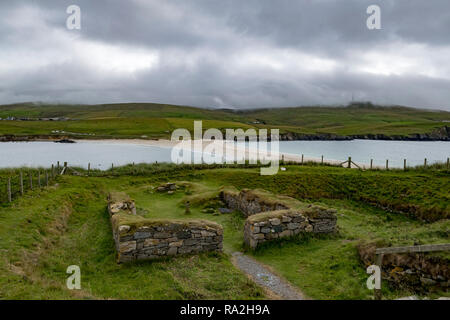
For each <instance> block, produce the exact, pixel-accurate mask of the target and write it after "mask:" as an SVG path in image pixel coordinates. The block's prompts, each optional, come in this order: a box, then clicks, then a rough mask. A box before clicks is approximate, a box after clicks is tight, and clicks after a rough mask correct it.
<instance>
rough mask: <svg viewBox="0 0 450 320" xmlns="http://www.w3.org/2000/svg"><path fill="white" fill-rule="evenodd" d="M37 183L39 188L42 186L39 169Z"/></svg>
mask: <svg viewBox="0 0 450 320" xmlns="http://www.w3.org/2000/svg"><path fill="white" fill-rule="evenodd" d="M38 185H39V189H40V188H41V187H42V185H41V171H40V170H38Z"/></svg>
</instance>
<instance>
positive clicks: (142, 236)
mask: <svg viewBox="0 0 450 320" xmlns="http://www.w3.org/2000/svg"><path fill="white" fill-rule="evenodd" d="M108 212H109V214H110V218H111V224H112V231H113V236H114V241H115V244H116V249H117V261H118V262H128V261H134V260H147V259H156V258H160V257H164V256H174V255H179V254H187V253H198V252H205V251H221V250H222V240H223V229H222V227H221V226H220V225H219V224H217V223H215V222H211V221H206V220H172V219H170V220H162V219H161V220H160V219H146V218H144V217H141V216H138V215H136V208H135V204H134V201H132V200H131V199H130V198H129V197H128V196H127V195H126V194H124V193H112V194H110V195H109V199H108Z"/></svg>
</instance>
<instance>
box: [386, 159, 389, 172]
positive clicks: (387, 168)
mask: <svg viewBox="0 0 450 320" xmlns="http://www.w3.org/2000/svg"><path fill="white" fill-rule="evenodd" d="M386 170H389V159H386Z"/></svg>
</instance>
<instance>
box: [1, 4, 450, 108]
mask: <svg viewBox="0 0 450 320" xmlns="http://www.w3.org/2000/svg"><path fill="white" fill-rule="evenodd" d="M71 4H76V5H78V6H79V7H80V8H81V30H68V29H67V28H66V19H67V17H68V16H69V15H68V14H67V13H66V9H67V7H68V6H69V5H71ZM371 4H377V5H379V6H380V8H381V27H382V29H381V30H369V29H368V28H367V26H366V20H367V18H368V17H369V15H368V14H367V13H366V9H367V7H368V6H369V5H371ZM352 95H353V97H354V99H355V100H358V101H372V102H375V103H380V104H401V105H408V106H415V107H422V108H434V109H444V110H450V1H449V0H428V1H425V0H384V1H383V0H378V1H377V0H369V1H366V0H128V1H123V0H95V1H94V0H85V1H81V0H70V1H65V0H52V1H50V0H49V1H46V0H35V1H32V0H28V1H25V0H24V1H22V0H14V1H1V2H0V104H5V103H15V102H24V101H43V102H67V103H74V102H75V103H110V102H163V103H173V104H183V105H194V106H202V107H235V108H244V107H245V108H249V107H251V108H253V107H280V106H300V105H325V104H327V105H328V104H330V105H337V104H342V103H348V102H349V101H351V99H352Z"/></svg>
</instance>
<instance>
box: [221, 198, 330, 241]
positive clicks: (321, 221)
mask: <svg viewBox="0 0 450 320" xmlns="http://www.w3.org/2000/svg"><path fill="white" fill-rule="evenodd" d="M221 197H222V200H223V201H224V202H225V203H226V204H227V205H228V206H229V207H230V208H232V209H235V210H240V211H241V212H243V213H244V215H246V216H247V220H246V222H245V227H244V242H245V244H246V245H247V246H249V247H250V248H256V247H257V246H258V245H260V244H262V243H263V242H266V241H269V240H273V239H279V238H285V237H291V236H294V235H297V234H299V233H302V232H310V233H333V232H335V231H336V222H337V218H336V210H334V209H329V208H324V207H320V206H312V205H309V206H303V207H302V205H301V203H300V202H298V201H297V200H296V199H293V198H289V197H277V196H274V195H272V196H270V195H269V194H268V193H267V192H262V191H254V190H242V191H241V192H237V191H236V190H225V191H223V192H222V193H221Z"/></svg>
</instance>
